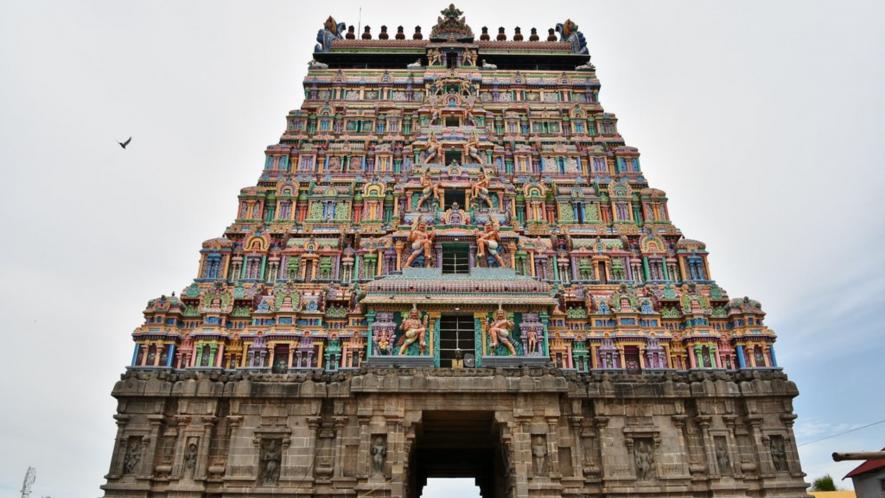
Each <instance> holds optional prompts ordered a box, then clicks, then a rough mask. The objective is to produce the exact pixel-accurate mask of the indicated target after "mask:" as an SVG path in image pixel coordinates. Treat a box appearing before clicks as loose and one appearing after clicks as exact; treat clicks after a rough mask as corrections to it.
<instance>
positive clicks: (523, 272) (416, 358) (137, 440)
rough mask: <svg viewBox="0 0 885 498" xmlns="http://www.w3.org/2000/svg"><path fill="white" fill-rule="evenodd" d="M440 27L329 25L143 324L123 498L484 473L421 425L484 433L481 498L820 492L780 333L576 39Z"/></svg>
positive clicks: (370, 485)
mask: <svg viewBox="0 0 885 498" xmlns="http://www.w3.org/2000/svg"><path fill="white" fill-rule="evenodd" d="M441 14H442V15H441V17H440V18H439V19H438V22H437V24H436V25H435V26H434V27H433V29H432V31H431V33H430V34H429V36H427V37H426V38H425V36H424V35H423V34H422V33H421V29H420V27H416V28H415V30H414V34H412V35H410V36H408V37H407V36H406V35H405V33H404V30H403V28H402V27H400V28H398V29H397V31H396V33H395V34H394V33H391V34H388V31H387V28H386V27H383V26H382V27H381V30H380V34H378V35H377V38H376V37H374V36H373V35H372V34H371V29H370V27H368V26H367V27H365V31H364V32H362V33H359V34H357V33H355V32H354V27H353V26H349V27H347V26H346V25H345V24H344V23H336V22H335V20H333V19H332V18H331V17H330V18H329V19H328V20H327V21H326V23H325V25H324V28H323V29H322V30H320V31H319V33H318V35H317V41H318V44H317V45H316V48H315V53H314V58H313V60H312V61H311V62H310V66H309V71H308V75H307V77H306V78H305V81H304V103H303V105H302V106H301V108H300V109H298V110H294V111H291V112H290V113H289V114H288V116H287V117H286V130H285V132H284V133H283V136H282V137H281V139H280V141H279V143H278V144H275V145H271V146H269V147H268V148H267V150H266V151H265V164H264V168H263V170H262V172H261V176H260V178H259V179H258V183H257V185H255V186H251V187H246V188H244V189H243V190H242V191H241V192H240V195H239V199H238V200H239V208H238V211H237V218H236V220H235V221H234V223H233V224H232V225H230V226H229V227H228V228H227V229H226V230H225V232H224V234H223V235H222V236H221V237H218V238H213V239H210V240H207V241H206V242H204V243H203V247H202V249H201V251H200V264H199V269H198V271H197V277H196V279H195V280H194V282H193V283H192V284H190V285H189V286H187V287H186V288H185V289H184V290H183V291H182V292H181V293H180V294H179V295H175V293H173V294H172V295H171V296H161V297H159V298H157V299H153V300H151V301H150V302H149V303H148V306H147V309H146V310H145V312H144V314H145V323H144V324H143V325H141V326H139V327H138V328H137V329H136V330H135V332H134V333H133V337H134V339H135V351H134V353H133V356H132V361H131V368H130V369H129V371H128V372H127V374H125V375H124V379H123V380H122V381H121V383H120V384H118V386H117V388H116V390H115V396H117V397H118V398H119V399H120V414H119V415H118V420H119V425H120V431H119V436H118V439H117V445H116V448H115V454H114V459H113V462H112V466H111V471H110V474H109V475H108V484H107V485H106V486H105V489H106V490H107V492H108V496H195V497H196V496H218V497H221V496H225V497H226V496H244V495H248V496H264V494H262V493H266V494H268V495H270V494H274V493H280V492H283V493H284V494H285V493H294V492H295V490H300V491H298V492H299V493H302V492H303V493H305V494H304V496H308V495H310V496H313V495H320V494H321V495H323V496H326V495H332V494H338V495H342V496H356V495H360V494H363V493H369V494H371V493H376V494H373V496H379V495H385V496H417V495H416V493H418V492H419V491H420V489H421V486H422V485H423V481H422V480H423V479H426V477H428V476H432V475H443V474H446V472H448V473H449V474H451V475H461V474H464V473H465V472H467V473H468V474H470V472H469V468H468V469H467V470H464V468H462V467H465V466H464V465H463V462H461V463H460V464H459V463H458V458H452V459H450V460H451V462H448V461H447V462H448V463H445V462H444V463H442V464H440V461H439V459H437V458H435V457H433V456H432V455H433V454H438V455H442V454H444V452H443V450H442V449H440V448H441V447H436V446H433V445H434V444H437V443H439V441H436V439H434V438H433V437H430V436H426V435H425V436H424V439H422V434H424V433H425V432H426V431H430V432H434V433H440V434H449V435H450V436H451V437H456V434H461V435H462V436H463V435H464V434H472V433H471V432H470V429H469V427H471V426H472V427H474V428H475V427H480V428H481V430H480V431H479V432H478V433H476V434H473V435H472V436H471V438H473V439H478V440H486V439H489V440H490V441H491V442H490V443H489V448H496V449H495V450H494V451H490V452H489V453H490V454H491V453H494V455H492V456H489V457H488V460H489V461H488V462H485V464H483V465H480V464H479V463H476V462H474V463H475V464H476V466H477V468H482V469H485V470H481V471H480V470H477V471H476V472H474V473H473V474H471V475H475V476H476V477H477V482H479V483H480V485H481V487H482V489H483V494H484V495H485V496H560V495H562V494H574V495H576V496H577V495H581V496H587V495H593V496H597V495H598V496H602V495H605V496H620V495H619V493H621V494H630V493H646V494H648V495H649V496H802V495H803V489H804V486H803V483H802V479H801V478H802V475H803V474H802V473H801V470H800V468H799V463H798V457H797V453H796V448H795V441H794V439H793V435H792V430H791V426H792V420H793V418H795V416H794V415H793V414H792V405H791V399H792V397H793V396H795V395H796V394H797V393H796V390H795V386H793V385H792V383H790V382H789V381H787V380H786V378H785V376H784V375H783V374H782V373H781V372H780V370H779V369H778V367H777V360H776V356H775V352H774V346H773V343H774V341H775V334H774V333H773V332H772V331H771V330H770V329H769V328H768V327H767V326H766V325H765V323H764V316H765V314H764V313H763V311H762V309H761V307H760V305H759V303H758V302H756V301H753V300H751V299H748V298H746V297H744V298H736V299H730V298H729V297H728V295H727V294H726V292H725V291H724V290H723V289H722V288H720V287H719V286H718V285H717V284H716V283H715V282H714V281H713V279H712V276H711V273H710V268H709V265H708V262H707V252H706V248H705V245H704V244H703V243H702V242H699V241H696V240H691V239H687V238H685V237H683V235H682V232H680V230H679V229H678V228H676V227H675V226H674V225H673V224H672V223H671V221H670V217H669V213H668V210H667V198H666V195H665V194H664V192H662V191H661V190H657V189H654V188H651V187H650V186H649V184H648V182H647V181H646V178H645V176H644V174H643V172H642V169H641V168H640V159H639V158H640V155H639V151H638V150H637V149H636V148H634V147H630V146H628V145H626V144H625V142H624V139H623V138H622V137H621V135H620V134H619V133H618V129H617V119H616V117H615V116H614V115H613V114H611V113H607V112H605V111H604V110H603V108H602V106H601V105H600V103H599V98H598V96H599V89H600V84H599V80H598V79H597V77H596V71H595V68H594V66H593V65H592V64H591V63H590V56H589V55H588V48H587V43H586V40H585V37H584V36H583V35H582V34H581V32H580V31H578V29H577V28H578V27H577V26H576V25H575V24H574V23H573V22H571V21H565V22H564V23H562V24H559V25H557V26H556V28H555V30H554V29H550V30H549V32H548V33H547V34H542V35H538V34H537V32H536V30H535V29H534V28H532V29H531V32H530V34H528V35H523V34H522V33H521V32H520V28H515V32H514V33H513V35H512V38H511V39H509V40H508V39H507V35H506V34H505V30H504V28H500V30H498V33H497V34H496V35H495V34H492V35H490V34H489V33H488V30H487V28H485V27H484V28H482V32H481V34H480V35H479V36H478V37H476V36H475V35H474V34H473V32H472V30H471V28H470V27H469V26H468V25H467V24H466V22H465V19H464V17H463V16H462V13H461V12H460V11H458V10H457V9H455V8H454V6H450V7H449V8H448V9H445V10H443V11H442V13H441ZM416 379H420V381H418V380H416ZM530 379H531V380H530ZM308 384H309V386H310V387H308ZM619 386H620V387H619ZM433 393H435V394H433ZM508 393H509V394H510V397H509V398H508V397H507V396H506V395H507V394H508ZM520 393H521V394H520ZM532 393H534V394H532ZM433 396H436V397H435V398H434V397H433ZM520 397H522V398H520ZM519 399H523V401H519ZM359 400H361V401H359ZM357 401H359V402H357ZM483 406H485V410H486V411H484V410H482V409H481V408H483ZM136 407H137V408H136ZM533 407H534V408H533ZM459 410H460V411H459ZM533 410H534V411H533ZM302 419H303V420H302ZM446 424H451V425H452V427H449V426H448V425H446ZM454 427H458V429H455V428H454ZM490 429H491V430H490ZM490 433H491V434H493V436H492V437H491V439H490V436H489V434H490ZM443 439H445V438H443ZM434 441H436V443H434ZM468 446H469V445H468ZM483 448H485V447H483ZM430 450H433V451H435V452H436V453H433V452H430ZM482 451H486V449H483V450H482ZM422 452H430V453H426V454H425V453H422ZM441 452H443V453H441ZM467 453H470V452H469V451H468V450H465V453H464V454H467ZM480 453H481V452H480ZM422 454H424V455H425V456H424V457H421V455H422ZM471 454H472V453H471ZM427 455H431V456H427ZM416 458H418V460H417V461H416V460H415V459H416ZM421 458H423V460H422V459H421ZM443 460H445V459H443ZM468 460H469V458H468ZM438 467H440V468H445V469H449V470H439V468H438ZM458 469H460V470H458ZM446 475H448V474H446ZM324 486H325V487H324ZM369 489H371V490H372V491H371V492H370V491H366V490H369ZM717 489H719V490H720V491H719V492H717V491H716V490H717ZM722 490H724V491H722ZM167 492H168V493H170V494H168V495H167V494H162V493H167ZM155 493H161V494H155ZM189 493H191V494H189ZM201 493H209V494H201ZM212 493H217V494H212ZM697 493H701V494H700V495H699V494H697ZM735 493H737V494H735ZM744 493H747V494H744ZM299 496H301V494H299Z"/></svg>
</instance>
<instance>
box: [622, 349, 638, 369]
mask: <svg viewBox="0 0 885 498" xmlns="http://www.w3.org/2000/svg"><path fill="white" fill-rule="evenodd" d="M624 368H626V369H627V370H628V371H631V372H639V371H640V370H642V364H641V363H640V361H639V347H638V346H624Z"/></svg>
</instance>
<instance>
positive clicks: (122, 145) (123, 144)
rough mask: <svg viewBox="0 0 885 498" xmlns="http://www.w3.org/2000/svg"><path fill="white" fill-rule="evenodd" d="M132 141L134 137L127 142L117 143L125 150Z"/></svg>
mask: <svg viewBox="0 0 885 498" xmlns="http://www.w3.org/2000/svg"><path fill="white" fill-rule="evenodd" d="M131 141H132V137H129V138H127V139H126V141H125V142H117V143H118V144H120V147H123V148H124V149H125V148H126V146H127V145H129V142H131Z"/></svg>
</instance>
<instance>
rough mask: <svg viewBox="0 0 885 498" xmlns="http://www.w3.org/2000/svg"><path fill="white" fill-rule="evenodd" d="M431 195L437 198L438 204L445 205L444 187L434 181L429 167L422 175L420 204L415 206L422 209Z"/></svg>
mask: <svg viewBox="0 0 885 498" xmlns="http://www.w3.org/2000/svg"><path fill="white" fill-rule="evenodd" d="M431 197H432V198H433V199H435V200H436V203H437V205H438V206H442V205H443V189H442V187H440V185H439V183H434V182H433V178H431V177H430V168H427V169H425V170H424V173H423V174H422V175H421V197H419V198H418V205H417V206H415V208H416V209H421V205H423V204H424V203H425V202H426V201H427V200H428V199H430V198H431Z"/></svg>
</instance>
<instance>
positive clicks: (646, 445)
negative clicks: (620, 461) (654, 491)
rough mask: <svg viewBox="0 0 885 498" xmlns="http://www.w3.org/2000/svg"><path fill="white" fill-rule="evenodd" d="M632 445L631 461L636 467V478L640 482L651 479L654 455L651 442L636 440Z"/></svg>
mask: <svg viewBox="0 0 885 498" xmlns="http://www.w3.org/2000/svg"><path fill="white" fill-rule="evenodd" d="M634 445H635V447H634V449H633V459H634V463H635V465H636V478H637V479H639V480H640V481H642V480H645V479H648V478H650V477H653V475H654V473H653V467H654V463H655V455H654V447H653V446H652V443H651V441H649V440H646V439H637V440H636V442H635V443H634Z"/></svg>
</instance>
